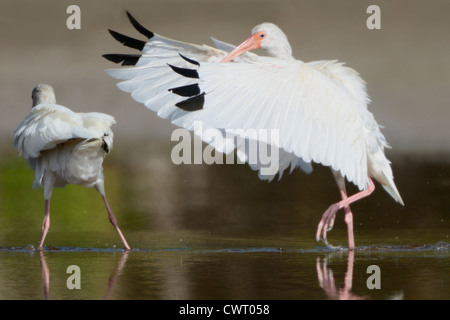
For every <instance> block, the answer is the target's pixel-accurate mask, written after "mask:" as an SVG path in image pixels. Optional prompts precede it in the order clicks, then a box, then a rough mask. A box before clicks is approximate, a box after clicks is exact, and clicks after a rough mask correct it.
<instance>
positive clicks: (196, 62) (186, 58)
mask: <svg viewBox="0 0 450 320" xmlns="http://www.w3.org/2000/svg"><path fill="white" fill-rule="evenodd" d="M178 54H179V55H180V57H181V58H183V59H184V60H186V61H187V62H189V63H191V64H194V65H196V66H199V65H200V63H199V62H198V61H195V60H192V59H189V58H188V57H186V56H183V55H182V54H181V53H179V52H178Z"/></svg>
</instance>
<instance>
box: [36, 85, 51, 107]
mask: <svg viewBox="0 0 450 320" xmlns="http://www.w3.org/2000/svg"><path fill="white" fill-rule="evenodd" d="M31 98H32V99H33V107H35V106H37V105H39V104H41V103H56V97H55V92H54V91H53V88H52V87H51V86H49V85H47V84H39V85H37V86H36V87H35V88H34V89H33V93H32V94H31Z"/></svg>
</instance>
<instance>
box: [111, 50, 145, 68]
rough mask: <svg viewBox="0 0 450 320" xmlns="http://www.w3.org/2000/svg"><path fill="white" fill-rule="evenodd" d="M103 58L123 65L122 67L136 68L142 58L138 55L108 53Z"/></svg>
mask: <svg viewBox="0 0 450 320" xmlns="http://www.w3.org/2000/svg"><path fill="white" fill-rule="evenodd" d="M102 57H103V58H105V59H107V60H109V61H112V62H114V63H122V66H135V65H136V63H137V62H138V60H139V58H140V57H141V56H140V55H138V54H120V53H108V54H104V55H103V56H102Z"/></svg>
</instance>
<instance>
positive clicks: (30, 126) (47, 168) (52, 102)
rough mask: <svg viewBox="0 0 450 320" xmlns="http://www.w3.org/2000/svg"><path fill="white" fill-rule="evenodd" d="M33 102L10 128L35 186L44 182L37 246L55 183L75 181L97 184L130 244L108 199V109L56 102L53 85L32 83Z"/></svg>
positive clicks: (110, 143)
mask: <svg viewBox="0 0 450 320" xmlns="http://www.w3.org/2000/svg"><path fill="white" fill-rule="evenodd" d="M32 99H33V107H32V108H31V111H30V113H29V115H28V116H26V117H25V119H24V120H23V121H22V123H21V124H20V125H19V126H18V127H17V129H16V130H15V132H14V146H15V147H16V148H17V149H18V150H19V152H20V154H22V155H23V156H24V158H25V159H27V161H28V163H29V164H30V166H31V168H32V169H33V170H34V172H35V178H34V184H33V187H35V188H37V187H43V189H44V198H45V213H44V222H43V224H42V234H41V238H40V240H39V244H38V247H37V249H38V250H41V249H42V247H43V245H44V241H45V237H46V235H47V232H48V230H49V228H50V198H51V195H52V191H53V187H64V186H65V185H67V184H79V185H82V186H84V187H87V188H91V187H95V189H97V191H98V192H99V193H100V194H101V196H102V198H103V201H104V203H105V206H106V210H107V211H108V215H109V220H110V221H111V223H112V224H113V226H114V228H115V229H116V230H117V232H118V234H119V236H120V239H121V240H122V242H123V244H124V246H125V250H130V246H129V245H128V243H127V241H126V239H125V237H124V236H123V234H122V231H121V230H120V229H119V226H118V225H117V219H116V217H115V216H114V213H113V212H112V210H111V208H110V206H109V204H108V201H107V199H106V194H105V187H104V176H103V168H102V163H103V159H104V158H105V156H106V154H108V153H109V152H110V151H111V149H112V146H113V132H112V131H111V128H110V127H111V125H113V124H114V123H116V122H115V120H114V118H113V117H112V116H110V115H107V114H104V113H98V112H89V113H75V112H73V111H72V110H70V109H68V108H66V107H63V106H61V105H58V104H56V99H55V93H54V91H53V88H52V87H51V86H49V85H47V84H39V85H38V86H36V87H35V88H34V89H33V93H32Z"/></svg>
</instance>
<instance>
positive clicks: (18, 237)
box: [0, 144, 450, 299]
mask: <svg viewBox="0 0 450 320" xmlns="http://www.w3.org/2000/svg"><path fill="white" fill-rule="evenodd" d="M147 145H148V146H147V147H145V148H143V147H142V146H141V147H140V149H139V150H138V151H139V152H137V151H136V150H137V148H134V147H131V146H130V147H129V149H124V148H123V147H121V148H117V149H116V150H114V152H113V154H111V156H110V157H108V158H107V159H106V161H105V179H106V192H107V195H108V198H109V201H110V204H111V207H112V208H113V210H114V212H115V214H116V216H117V218H118V221H119V225H120V227H121V228H122V231H123V232H124V234H125V236H126V237H127V240H128V242H129V243H130V245H131V246H132V247H133V248H134V250H133V251H132V252H129V253H124V252H122V249H121V243H120V240H119V239H118V237H117V235H116V233H115V231H114V229H113V228H112V227H111V225H110V224H109V221H108V219H107V214H106V210H105V209H104V207H103V202H102V200H101V198H100V196H99V195H98V194H97V192H96V191H95V190H93V189H84V188H82V187H79V186H68V187H66V188H64V189H56V190H55V192H54V195H53V197H52V207H51V210H52V211H51V212H52V213H51V219H52V220H51V223H52V225H51V228H50V232H49V234H48V236H47V239H46V248H45V250H44V252H42V253H39V252H36V251H34V250H33V249H34V246H35V245H36V243H37V240H38V239H39V235H40V225H41V223H42V216H43V210H44V201H43V198H42V190H41V189H38V190H33V189H32V188H31V184H32V181H33V172H32V171H31V169H29V168H28V167H27V164H26V163H25V161H23V159H20V158H18V157H17V155H15V154H10V153H8V152H6V153H4V154H3V156H2V158H1V159H2V161H1V167H0V299H360V298H361V299H449V298H450V289H449V288H450V286H449V285H450V260H449V257H450V255H449V247H450V239H449V235H450V223H449V221H450V213H449V210H448V208H449V205H450V166H449V165H448V161H447V162H446V161H442V158H441V160H440V161H436V160H435V159H418V158H414V157H411V156H399V155H393V156H391V157H390V158H391V160H392V161H393V169H394V175H395V180H396V182H397V186H398V188H399V190H400V193H401V194H402V197H403V200H404V202H405V204H406V206H405V207H402V206H400V205H398V204H396V203H395V202H394V201H393V200H392V199H391V198H390V197H389V195H387V194H386V193H385V192H384V190H382V188H380V187H379V186H378V185H377V186H378V188H377V189H376V191H375V192H374V194H372V195H371V196H370V197H369V198H367V199H364V200H361V201H360V202H358V203H355V204H354V205H352V211H353V213H354V220H355V240H356V245H357V250H356V252H355V253H354V254H353V253H348V252H347V251H346V250H345V247H346V245H347V243H346V229H345V224H344V222H343V215H342V214H339V215H338V218H337V220H336V224H335V227H334V229H333V230H332V231H330V232H329V235H328V240H329V241H330V243H331V244H332V245H334V246H335V248H329V247H325V246H323V244H322V243H321V244H317V243H316V242H315V240H314V237H315V228H316V226H317V223H318V221H319V220H320V217H321V214H322V212H323V211H324V210H325V209H326V208H327V207H328V206H329V204H331V203H332V202H335V201H337V200H338V197H339V194H338V192H337V188H336V186H335V183H334V180H333V178H332V175H331V173H330V172H329V170H328V169H327V168H321V167H320V166H316V167H315V172H313V173H312V174H311V175H305V174H303V173H302V172H300V171H298V170H296V171H294V172H293V173H292V174H290V175H285V176H283V179H282V180H281V181H273V182H271V183H267V182H262V181H260V180H259V179H258V178H257V174H256V173H255V172H253V171H251V169H250V168H249V167H248V166H246V165H210V166H208V165H205V164H203V165H180V166H176V165H173V164H172V163H171V160H170V146H159V145H156V144H154V145H152V144H147ZM348 188H349V192H350V193H351V192H354V191H356V189H355V188H354V187H352V186H348ZM71 265H76V266H79V268H80V272H81V276H80V280H81V289H79V290H78V289H73V290H69V289H68V287H67V283H66V282H67V279H68V277H69V276H70V275H71V274H69V273H67V268H68V267H69V266H71ZM372 265H375V266H378V267H379V271H380V273H379V276H380V277H379V280H380V284H381V289H369V288H368V285H367V281H368V278H369V277H370V276H371V273H368V272H367V271H368V270H367V269H368V267H369V266H372Z"/></svg>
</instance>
